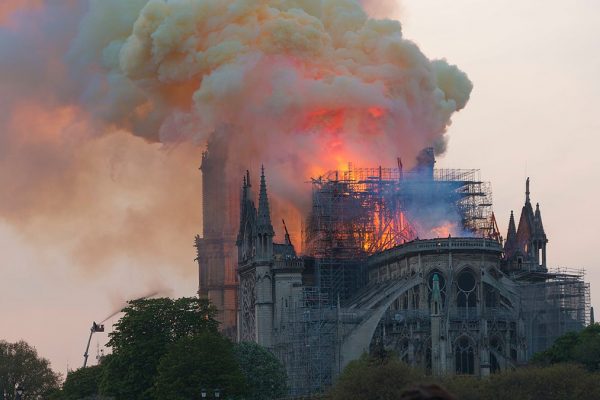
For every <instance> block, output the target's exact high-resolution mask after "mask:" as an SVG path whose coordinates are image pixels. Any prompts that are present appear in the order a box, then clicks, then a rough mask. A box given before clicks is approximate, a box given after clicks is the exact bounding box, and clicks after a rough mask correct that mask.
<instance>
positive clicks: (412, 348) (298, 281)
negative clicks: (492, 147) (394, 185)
mask: <svg viewBox="0 0 600 400" xmlns="http://www.w3.org/2000/svg"><path fill="white" fill-rule="evenodd" d="M251 189H252V185H251V184H250V175H249V174H248V173H247V174H246V176H245V177H244V179H243V185H242V191H241V200H240V222H239V233H238V236H237V241H236V246H237V256H238V259H237V260H238V262H237V272H238V276H239V282H240V286H239V295H238V299H239V302H238V334H237V338H238V340H240V341H254V342H257V343H259V344H261V345H263V346H265V347H266V348H268V349H270V350H271V351H273V352H274V353H275V354H276V355H277V356H278V357H279V358H280V359H281V361H282V362H283V364H284V365H285V367H286V370H287V372H288V377H289V379H290V387H291V392H292V394H294V395H300V394H307V393H311V392H314V391H318V390H321V389H323V388H324V387H325V386H327V385H329V384H331V383H332V382H333V380H334V379H335V376H337V375H338V374H339V373H340V372H341V370H342V369H343V368H344V367H345V366H346V365H347V364H348V363H349V362H350V361H352V360H354V359H357V358H358V357H360V356H361V354H363V353H364V352H378V351H381V350H387V351H392V352H393V353H394V354H396V355H397V356H398V357H399V358H400V359H402V360H404V361H405V362H407V363H408V364H410V365H412V366H415V367H419V368H422V369H424V370H426V371H428V372H429V373H431V374H434V375H449V374H450V375H451V374H468V375H477V376H486V375H488V374H490V373H494V372H497V371H501V370H505V369H509V368H513V367H515V366H517V365H521V364H524V363H526V362H527V361H528V359H529V358H530V357H531V355H532V354H533V352H534V351H539V350H543V349H545V348H547V347H548V346H549V345H550V344H551V343H552V341H553V340H554V339H555V338H556V337H558V336H560V335H561V334H563V333H564V332H566V331H569V330H577V329H581V328H582V327H583V326H584V325H585V323H586V322H587V321H588V320H589V318H588V317H589V304H588V305H586V304H587V303H586V297H585V296H588V298H589V286H588V285H587V284H586V283H585V282H584V281H583V279H582V275H565V274H557V273H551V272H548V269H547V266H546V243H547V242H548V239H547V237H546V235H545V233H544V229H543V224H542V221H541V213H540V211H539V206H538V207H536V211H535V212H534V211H533V208H532V206H531V203H530V200H529V182H527V190H526V201H525V205H524V207H523V211H522V215H521V218H520V223H519V228H518V229H516V227H515V224H514V217H513V216H512V215H511V219H510V221H511V222H510V224H509V233H508V237H507V241H506V243H505V244H504V246H503V244H502V241H501V240H497V239H489V238H482V237H464V238H452V237H447V238H438V239H427V240H414V241H412V242H408V243H404V244H402V245H399V246H396V247H393V248H391V249H389V250H385V251H382V252H377V253H375V254H372V255H371V256H369V257H368V258H365V259H362V260H357V263H356V267H357V268H360V269H361V271H364V272H365V274H366V279H365V280H366V283H365V284H364V286H363V287H360V288H358V290H354V289H353V290H354V293H352V296H351V297H350V298H349V299H345V300H344V299H342V300H340V299H339V298H338V300H337V302H336V301H333V302H332V301H331V297H330V296H327V295H325V296H322V295H323V293H321V292H320V287H319V286H318V282H319V277H318V273H319V272H318V269H316V268H314V259H311V258H306V257H299V256H298V255H297V254H296V251H295V249H294V246H293V245H292V241H291V239H290V237H289V235H288V234H287V232H286V235H285V240H284V243H275V242H274V230H273V226H272V223H271V215H270V208H269V201H268V195H267V185H266V179H265V175H264V170H263V171H262V174H261V177H260V187H259V190H258V192H259V195H258V207H256V206H255V203H254V201H253V196H252V190H251ZM361 273H362V272H361ZM586 288H587V289H586ZM561 296H562V297H561ZM568 301H571V302H572V303H571V304H570V305H569V307H566V306H567V303H566V302H568ZM586 307H587V308H586ZM567 309H568V310H575V311H567V312H565V310H567Z"/></svg>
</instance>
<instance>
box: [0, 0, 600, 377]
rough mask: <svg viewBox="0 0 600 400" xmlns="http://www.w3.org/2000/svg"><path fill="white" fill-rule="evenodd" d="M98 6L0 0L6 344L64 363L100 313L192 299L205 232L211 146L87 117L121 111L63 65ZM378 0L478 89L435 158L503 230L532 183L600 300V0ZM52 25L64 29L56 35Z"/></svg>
mask: <svg viewBox="0 0 600 400" xmlns="http://www.w3.org/2000/svg"><path fill="white" fill-rule="evenodd" d="M131 3H133V1H132V2H131ZM384 3H385V4H384ZM86 4H87V3H86V2H84V1H69V0H65V1H64V7H63V9H60V10H58V11H55V12H56V14H51V13H47V12H46V10H45V9H44V3H43V2H42V1H35V0H30V1H8V0H7V1H4V2H2V3H0V71H2V75H1V76H0V84H1V86H0V94H1V95H2V96H0V106H2V108H3V109H4V110H11V113H10V115H7V114H8V113H6V114H4V115H0V124H1V125H0V126H2V127H3V132H2V133H0V170H1V172H0V188H1V189H0V248H1V249H2V250H1V253H0V274H1V275H0V276H1V277H0V282H2V287H1V289H0V320H1V321H2V324H1V325H0V338H2V339H5V340H9V341H15V340H19V339H23V340H26V341H27V342H29V343H31V344H32V345H34V346H35V347H36V348H37V349H38V351H39V353H40V354H41V355H42V356H44V357H46V358H49V359H50V360H51V362H52V366H53V368H55V369H56V370H58V371H61V372H63V373H64V372H65V371H66V370H67V367H69V368H77V367H79V366H80V365H81V363H82V362H83V352H84V347H85V344H86V341H87V336H88V333H89V327H90V325H91V322H92V321H94V320H95V321H99V320H102V319H104V318H105V317H107V316H109V315H110V314H112V313H113V311H115V310H117V309H119V308H120V307H121V306H122V305H123V303H124V301H126V299H131V298H136V297H140V296H143V295H145V294H147V293H151V292H154V291H159V292H160V293H161V294H163V295H170V296H184V295H187V296H191V295H194V293H195V291H196V288H197V266H196V264H195V262H194V261H193V260H194V258H195V254H194V249H193V247H192V243H193V236H194V234H195V233H198V232H199V231H200V226H201V209H200V197H201V188H200V177H199V172H198V170H197V168H198V165H199V162H200V152H201V149H202V147H201V146H200V145H195V146H188V145H178V144H171V145H168V146H165V145H161V144H159V143H156V142H154V141H152V140H148V138H144V137H140V135H137V136H132V135H128V134H125V133H123V130H124V128H123V127H122V126H121V127H119V128H116V127H115V126H114V125H113V126H102V128H98V125H97V124H95V123H90V118H88V116H87V111H86V110H87V109H88V108H87V107H86V106H87V105H89V104H93V105H94V110H101V111H102V112H99V113H98V115H94V118H96V119H99V118H103V117H105V118H114V119H118V117H119V116H118V115H117V116H115V112H117V111H118V109H112V108H111V107H110V104H100V105H98V103H97V102H96V100H97V99H95V98H93V96H86V95H87V94H88V93H89V91H91V90H92V89H93V87H94V86H93V85H92V84H90V82H89V81H86V82H83V81H82V79H81V77H80V76H78V75H72V74H73V72H72V71H67V70H65V68H64V66H63V65H62V64H61V57H63V56H64V54H66V53H67V52H68V51H69V48H68V45H69V43H70V42H71V40H72V39H73V37H74V36H75V35H76V32H77V30H78V29H79V23H80V21H81V18H82V15H83V14H84V12H85V10H86ZM368 6H369V7H370V12H371V13H372V14H373V15H377V16H385V17H391V18H397V19H399V20H400V22H401V25H402V32H403V36H404V37H405V38H407V39H409V40H411V41H413V42H415V43H416V44H417V45H418V46H419V47H420V49H421V51H422V52H423V53H424V54H425V55H426V56H427V57H429V58H430V59H438V58H445V59H447V60H448V62H449V63H451V64H455V65H457V66H458V67H459V68H460V70H462V71H464V72H465V73H466V74H467V75H468V77H469V79H470V81H471V82H472V83H473V89H472V91H471V93H470V99H469V101H468V103H467V104H466V106H465V107H464V109H462V110H460V111H458V112H456V113H454V114H453V115H452V117H451V120H452V123H451V125H450V126H449V127H448V129H447V135H446V136H447V138H448V144H447V151H446V152H445V154H444V155H442V156H440V157H439V158H438V162H437V166H438V167H448V168H478V169H480V170H481V175H482V177H483V178H484V179H485V180H488V181H490V182H492V188H493V194H494V210H495V213H496V216H497V218H498V222H499V225H500V229H501V231H502V232H505V231H506V226H507V222H508V217H509V213H510V210H514V211H515V213H516V214H517V216H518V213H519V212H520V208H521V207H522V205H523V202H524V188H525V179H526V177H528V176H529V177H530V178H531V196H532V201H533V202H539V203H540V207H541V211H542V217H543V221H544V226H545V230H546V233H547V235H548V238H549V244H548V259H549V264H550V265H551V266H557V267H568V268H586V271H587V275H586V276H587V279H588V280H589V281H590V282H591V287H592V303H593V304H596V305H597V304H600V303H599V302H600V292H599V293H598V294H595V290H594V289H595V288H596V287H597V286H598V284H600V271H599V270H598V268H597V261H598V256H597V253H596V252H595V251H594V245H595V237H596V235H595V234H596V231H597V227H598V226H600V217H599V216H598V213H596V212H595V207H594V206H595V205H596V199H597V198H598V196H600V193H599V191H600V190H599V188H598V182H600V161H598V157H596V152H597V148H598V147H599V145H600V139H599V138H598V132H599V130H600V122H598V119H597V118H596V113H595V108H596V107H597V106H598V105H599V104H600V79H599V78H598V71H600V52H598V49H599V48H600V26H599V25H598V24H597V21H596V20H597V18H596V16H597V15H600V4H599V3H598V2H596V1H592V0H590V1H583V0H574V1H571V2H562V1H555V0H550V1H537V0H531V1H528V2H501V1H488V2H481V1H475V0H471V1H468V0H455V1H453V2H446V1H434V0H403V1H402V2H401V4H398V3H394V2H376V1H372V2H370V4H369V5H368ZM44 13H45V14H44ZM112 17H113V16H109V18H112ZM32 20H33V21H36V23H31V21H32ZM40 32H52V33H53V34H56V35H58V36H56V37H53V38H54V39H56V40H53V41H52V42H50V41H47V39H46V40H45V39H44V36H43V35H40V34H39V33H40ZM57 32H58V33H57ZM17 35H20V36H19V37H18V40H17ZM23 38H25V39H23ZM7 43H8V44H7ZM11 43H24V44H25V45H23V46H14V45H12V44H11ZM28 46H29V47H28ZM79 57H80V58H78V60H81V59H83V58H84V57H85V54H80V55H79ZM40 60H44V63H41V62H39V61H40ZM41 64H43V65H44V68H43V69H40V68H39V65H41ZM87 72H89V71H86V73H87ZM92 72H93V71H92ZM23 76H28V79H27V80H25V79H23ZM85 76H86V79H88V77H89V76H93V74H92V75H85ZM57 81H64V82H67V84H63V85H55V84H54V83H53V82H57ZM83 86H85V90H81V87H83ZM65 98H68V99H69V101H68V102H66V101H64V99H65ZM73 99H76V101H74V100H73ZM120 99H121V100H122V98H120ZM13 100H14V101H13ZM17 103H18V106H14V104H17ZM65 104H68V105H65ZM73 104H75V105H73ZM13 106H14V107H13ZM90 108H91V106H90ZM143 128H144V126H133V127H131V129H132V130H134V129H143ZM98 130H102V132H98ZM107 131H110V132H108V133H107ZM90 132H91V133H90ZM33 136H35V140H34V139H33ZM40 137H41V138H43V140H42V141H41V142H40V141H39V138H40ZM15 138H18V140H17V139H15ZM348 161H352V160H348ZM306 189H307V190H308V188H306ZM40 199H41V200H40ZM112 322H116V320H115V318H113V319H110V320H108V321H107V327H108V325H109V324H110V323H112ZM105 341H106V334H97V335H96V337H95V338H94V339H93V341H92V347H93V348H92V351H91V354H92V359H93V357H94V356H95V354H96V346H97V345H98V346H102V345H103V344H104V343H105Z"/></svg>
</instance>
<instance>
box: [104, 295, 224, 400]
mask: <svg viewBox="0 0 600 400" xmlns="http://www.w3.org/2000/svg"><path fill="white" fill-rule="evenodd" d="M123 312H124V313H125V315H124V316H123V317H122V318H121V319H120V320H119V322H117V324H116V325H115V329H114V331H113V332H112V333H110V334H109V337H110V340H109V342H108V345H109V346H110V347H112V351H113V353H112V355H111V356H110V357H108V358H107V359H106V360H105V362H104V373H103V375H102V380H101V382H100V393H101V394H103V395H106V396H113V397H115V398H116V399H118V400H121V399H123V400H145V399H150V398H151V389H152V385H153V383H154V379H155V376H156V373H157V367H158V363H159V360H160V359H161V357H162V356H163V355H164V354H165V353H166V351H167V348H168V346H169V345H170V344H172V343H175V342H176V341H178V340H179V339H181V338H184V337H189V336H194V335H200V334H202V333H206V332H212V333H217V327H218V322H217V321H216V320H215V318H214V317H215V313H216V311H215V309H214V307H212V306H211V305H210V303H209V302H208V300H205V299H198V298H187V297H184V298H180V299H175V300H173V299H168V298H160V299H140V300H133V301H130V302H129V303H128V306H127V307H126V308H124V309H123Z"/></svg>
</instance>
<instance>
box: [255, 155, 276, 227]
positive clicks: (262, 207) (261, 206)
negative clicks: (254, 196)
mask: <svg viewBox="0 0 600 400" xmlns="http://www.w3.org/2000/svg"><path fill="white" fill-rule="evenodd" d="M257 225H258V230H259V231H262V233H264V234H270V235H271V236H273V235H274V234H275V231H273V225H271V212H270V211H269V198H268V196H267V183H266V181H265V167H264V166H261V173H260V191H259V195H258V224H257Z"/></svg>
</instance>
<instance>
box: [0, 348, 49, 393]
mask: <svg viewBox="0 0 600 400" xmlns="http://www.w3.org/2000/svg"><path fill="white" fill-rule="evenodd" d="M17 383H19V384H20V385H22V386H23V387H24V388H25V394H24V396H23V398H24V399H35V398H37V397H38V396H42V397H46V396H48V395H49V394H50V393H52V392H54V391H56V390H58V388H59V384H60V375H59V374H57V373H56V372H54V371H52V369H50V362H49V361H48V360H46V359H45V358H41V357H39V356H38V353H37V350H36V349H35V348H33V347H31V346H30V345H29V344H27V343H26V342H24V341H19V342H16V343H9V342H6V341H4V340H0V394H1V393H3V391H6V393H7V397H6V398H7V399H11V400H12V399H13V398H14V397H13V396H14V387H15V384H17Z"/></svg>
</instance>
